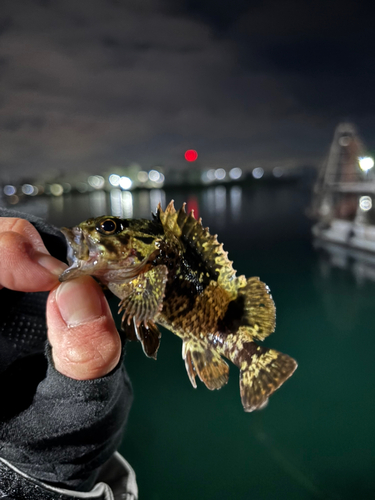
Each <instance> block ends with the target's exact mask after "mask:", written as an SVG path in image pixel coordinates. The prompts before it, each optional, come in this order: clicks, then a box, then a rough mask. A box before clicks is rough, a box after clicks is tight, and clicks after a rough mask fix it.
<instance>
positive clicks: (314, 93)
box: [0, 0, 356, 174]
mask: <svg viewBox="0 0 375 500" xmlns="http://www.w3.org/2000/svg"><path fill="white" fill-rule="evenodd" d="M234 1H235V0H234ZM219 4H220V6H221V7H220V8H221V11H220V12H219V14H218V15H213V16H212V17H211V18H210V9H208V6H209V5H212V2H211V3H210V2H202V5H203V6H204V7H205V10H204V15H203V14H202V15H199V14H200V12H199V9H195V10H194V9H190V10H189V9H188V8H187V7H186V4H185V2H182V1H176V2H166V1H162V0H160V1H159V0H145V1H142V2H139V1H137V0H132V1H126V2H124V1H121V0H118V1H115V0H113V1H109V0H81V1H80V2H77V1H76V0H56V1H54V2H49V1H47V0H44V1H32V0H19V1H18V2H14V1H12V0H3V2H2V12H3V16H4V17H3V21H2V22H0V37H1V44H0V89H1V95H2V100H1V101H0V165H1V169H2V171H3V172H4V171H6V172H9V171H11V172H12V173H17V172H18V173H20V174H21V173H22V174H23V173H25V172H30V173H33V172H37V171H38V170H43V169H46V168H48V167H53V168H58V169H62V170H64V169H67V170H69V169H71V170H73V169H77V168H83V169H87V168H90V169H92V170H93V171H94V170H99V169H100V168H103V167H107V166H109V165H111V164H117V165H121V164H124V165H126V164H128V163H129V162H131V161H137V162H139V163H141V164H144V165H145V167H148V166H150V167H151V166H152V165H155V164H156V163H163V164H165V165H177V166H178V165H181V164H182V163H183V152H184V150H185V148H188V147H194V148H196V149H199V152H200V159H201V161H202V162H203V163H204V164H205V165H207V166H213V165H221V166H225V165H226V164H227V163H228V162H230V163H235V164H240V165H244V166H246V165H247V164H249V163H251V162H256V161H277V159H279V160H281V161H282V160H288V161H290V160H291V161H295V162H297V163H298V162H306V161H310V160H311V161H313V160H314V159H316V158H317V157H318V156H319V148H320V147H321V144H322V143H321V142H319V141H321V140H323V137H324V134H326V133H327V137H326V141H327V142H328V141H329V140H330V136H331V133H332V129H333V127H334V125H335V124H336V119H337V114H338V111H337V110H338V108H340V106H341V105H342V104H347V102H344V99H345V90H346V89H348V85H349V87H350V84H348V83H344V84H343V85H341V86H340V85H339V83H340V80H339V78H338V76H337V75H336V74H331V76H330V78H329V79H328V80H326V79H325V74H324V75H321V74H319V71H316V74H313V75H311V74H310V73H309V72H307V73H306V72H305V73H304V72H303V65H302V66H301V65H300V64H299V62H298V58H300V59H302V57H303V54H304V52H305V51H306V46H307V47H308V45H306V41H305V39H304V40H302V41H301V40H299V38H298V36H299V35H298V33H299V31H298V29H297V27H296V21H297V19H300V22H301V27H300V28H299V30H302V28H303V27H305V28H304V29H306V30H307V31H308V27H309V26H310V25H309V23H308V16H307V15H304V16H305V17H303V16H302V13H303V12H305V11H301V12H300V15H299V7H298V2H295V1H292V0H289V3H288V4H285V3H283V5H284V4H285V5H286V6H288V5H289V6H290V11H291V16H290V19H289V18H286V19H285V16H284V21H285V23H286V26H284V27H283V25H282V22H281V12H280V9H282V7H280V4H279V3H278V2H271V1H268V2H265V3H264V4H262V5H261V4H259V3H258V2H250V4H249V6H248V7H247V6H246V5H245V3H244V2H242V0H241V1H240V0H237V3H236V1H235V4H236V5H235V6H234V8H233V11H231V15H230V16H228V22H227V23H226V22H225V16H224V12H225V10H223V9H224V7H223V4H222V2H219ZM219 4H216V5H217V6H219ZM237 4H238V5H237ZM319 5H320V6H321V8H322V9H324V12H325V13H326V14H327V15H329V12H328V10H327V8H326V7H324V5H325V4H324V3H323V2H321V3H319ZM217 8H219V7H217ZM270 8H271V9H272V10H271V13H273V14H272V15H269V12H270V11H269V10H267V9H270ZM293 9H294V10H293ZM309 15H310V14H309ZM298 16H299V17H298ZM301 16H302V17H301ZM310 17H311V16H310ZM329 19H331V20H332V16H331V17H330V18H329ZM314 23H315V24H316V26H318V25H319V19H318V15H315V17H314V22H313V23H312V25H311V26H312V27H311V26H310V29H311V33H314V30H315V29H316V28H315V27H314V26H315V25H314ZM218 27H219V28H220V29H218ZM265 33H266V34H265ZM270 33H271V35H270ZM267 34H268V35H267ZM266 35H267V36H266ZM327 36H328V35H327ZM279 37H284V38H283V40H284V44H279V42H278V41H279V40H280V38H279ZM304 43H305V45H304ZM298 44H299V45H298ZM296 47H297V49H298V50H297V51H295V49H296ZM323 53H324V45H323V48H322V49H321V52H320V55H319V54H318V55H316V56H315V57H316V58H317V66H318V68H321V65H320V63H319V59H320V58H321V54H323ZM295 54H297V55H295ZM293 57H294V59H293ZM332 57H334V53H333V54H332ZM327 60H328V63H329V57H328V59H327ZM328 63H327V64H328ZM288 65H289V66H288ZM308 68H309V66H308V65H307V69H308ZM323 73H324V72H323ZM331 73H332V72H331ZM351 82H352V80H351ZM317 84H318V86H317ZM319 86H320V87H319ZM340 88H341V89H342V90H340ZM335 89H336V90H335ZM337 89H339V90H337ZM324 91H328V92H327V97H326V101H327V102H326V103H324V96H323V99H322V96H320V97H319V95H318V94H319V93H322V92H324ZM340 92H341V95H342V97H341V101H340V97H339V96H340ZM332 95H334V99H332V98H331V97H328V96H332ZM349 101H350V99H349ZM332 102H334V103H336V104H335V105H334V106H333V105H332ZM322 103H323V104H322ZM355 103H356V99H354V98H353V100H352V105H351V106H352V108H354V107H355ZM330 106H331V111H329V112H328V116H326V117H324V116H323V115H322V112H321V110H322V109H328V110H329V109H330ZM344 107H345V106H344ZM322 131H323V132H324V133H322ZM317 139H318V140H317ZM325 144H326V142H324V145H325ZM323 153H324V152H323Z"/></svg>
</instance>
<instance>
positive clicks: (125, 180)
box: [119, 176, 133, 190]
mask: <svg viewBox="0 0 375 500" xmlns="http://www.w3.org/2000/svg"><path fill="white" fill-rule="evenodd" d="M119 184H120V188H121V189H125V190H127V189H130V188H131V187H132V184H133V183H132V181H131V179H129V177H125V176H123V177H120V182H119Z"/></svg>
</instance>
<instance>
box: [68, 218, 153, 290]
mask: <svg viewBox="0 0 375 500" xmlns="http://www.w3.org/2000/svg"><path fill="white" fill-rule="evenodd" d="M60 231H61V232H62V233H63V235H64V236H65V239H66V241H67V244H68V253H67V260H68V264H69V267H68V268H67V269H65V271H64V272H63V273H62V274H60V276H59V280H60V281H61V282H63V281H68V280H72V279H74V278H78V276H82V275H83V274H89V275H92V276H96V277H97V278H99V279H100V281H102V282H103V283H109V282H112V283H115V282H124V281H131V280H132V279H134V278H135V277H136V276H138V274H139V273H140V272H142V270H143V269H144V267H145V266H146V265H147V263H148V261H149V259H150V257H146V258H145V259H144V260H143V261H141V262H139V263H135V262H134V256H132V255H129V257H127V258H126V259H124V260H122V261H116V262H108V261H106V259H105V257H103V256H101V255H100V252H98V250H97V248H96V247H95V245H94V244H93V242H91V240H90V238H89V237H87V236H86V235H85V233H84V231H83V230H82V228H80V227H79V226H75V227H73V228H67V227H63V228H61V229H60Z"/></svg>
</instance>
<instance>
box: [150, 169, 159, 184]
mask: <svg viewBox="0 0 375 500" xmlns="http://www.w3.org/2000/svg"><path fill="white" fill-rule="evenodd" d="M148 178H149V179H150V181H152V182H159V181H160V172H158V171H157V170H150V171H149V173H148Z"/></svg>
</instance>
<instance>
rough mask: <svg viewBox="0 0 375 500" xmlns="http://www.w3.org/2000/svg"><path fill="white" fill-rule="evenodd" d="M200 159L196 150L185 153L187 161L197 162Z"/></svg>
mask: <svg viewBox="0 0 375 500" xmlns="http://www.w3.org/2000/svg"><path fill="white" fill-rule="evenodd" d="M197 158H198V153H197V152H196V151H195V149H188V150H187V151H185V160H186V161H195V160H196V159H197Z"/></svg>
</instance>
